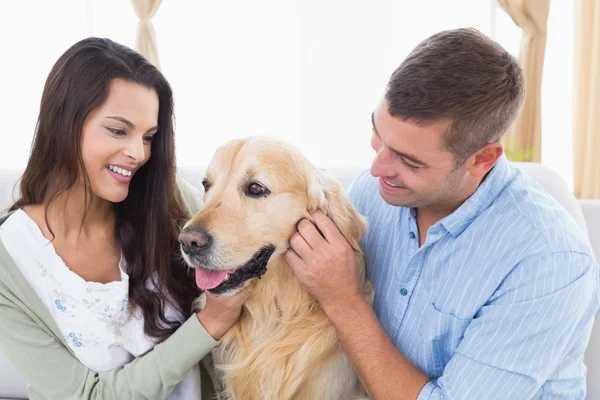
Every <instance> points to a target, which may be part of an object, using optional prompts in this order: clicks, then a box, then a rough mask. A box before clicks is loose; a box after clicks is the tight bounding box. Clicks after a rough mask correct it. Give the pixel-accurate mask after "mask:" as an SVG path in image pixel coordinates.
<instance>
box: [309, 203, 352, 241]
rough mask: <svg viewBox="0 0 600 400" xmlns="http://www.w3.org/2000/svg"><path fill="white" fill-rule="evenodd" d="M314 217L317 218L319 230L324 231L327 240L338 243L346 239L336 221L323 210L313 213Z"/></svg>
mask: <svg viewBox="0 0 600 400" xmlns="http://www.w3.org/2000/svg"><path fill="white" fill-rule="evenodd" d="M312 217H313V219H314V220H315V223H316V224H317V227H318V228H319V230H320V231H321V232H323V235H324V236H325V239H326V240H327V242H329V243H336V242H339V241H344V242H345V241H346V240H345V239H344V237H343V236H342V234H341V233H340V231H339V229H338V228H337V226H335V223H334V222H333V221H332V220H331V218H329V217H328V216H327V215H325V213H324V212H323V211H321V210H317V211H315V212H314V213H313V214H312Z"/></svg>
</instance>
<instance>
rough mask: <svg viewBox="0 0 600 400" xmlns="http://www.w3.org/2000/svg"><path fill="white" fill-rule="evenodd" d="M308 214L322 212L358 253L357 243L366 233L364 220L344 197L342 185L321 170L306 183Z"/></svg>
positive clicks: (314, 173)
mask: <svg viewBox="0 0 600 400" xmlns="http://www.w3.org/2000/svg"><path fill="white" fill-rule="evenodd" d="M308 199H309V209H308V210H307V211H308V212H309V214H312V213H313V212H314V211H316V210H321V211H323V212H324V213H325V214H326V215H327V216H328V217H329V218H331V220H332V221H333V222H334V223H335V225H336V226H337V228H338V230H339V231H340V233H341V234H342V235H343V236H344V238H345V239H346V240H347V241H348V243H350V246H352V248H353V249H354V250H355V251H360V245H359V241H360V238H361V236H362V235H364V234H365V233H366V232H367V223H366V220H365V218H364V217H363V216H362V215H360V214H359V213H358V212H357V211H356V209H355V208H354V206H353V205H352V203H351V202H350V200H349V199H348V198H347V197H346V194H345V193H344V190H343V188H342V185H341V184H340V183H339V182H338V181H337V180H336V179H334V178H333V177H331V176H329V175H328V174H326V173H325V172H324V171H322V170H318V169H316V168H315V169H314V171H313V173H312V174H311V176H309V181H308Z"/></svg>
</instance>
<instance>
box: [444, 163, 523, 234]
mask: <svg viewBox="0 0 600 400" xmlns="http://www.w3.org/2000/svg"><path fill="white" fill-rule="evenodd" d="M515 173H516V170H515V167H514V166H512V165H511V164H510V163H509V161H508V160H507V159H506V156H505V155H504V154H502V156H500V158H499V159H498V161H496V164H495V165H494V167H493V168H492V169H491V170H490V172H488V174H487V176H486V178H485V179H484V180H483V182H481V184H480V185H479V187H478V188H477V190H475V193H473V194H472V195H471V196H470V197H469V198H468V199H467V200H466V201H465V202H464V203H463V204H462V205H461V206H460V207H458V208H457V209H456V210H455V211H454V212H453V213H452V214H450V215H448V216H447V217H445V218H443V219H442V220H441V221H440V224H441V225H442V226H443V227H444V228H446V230H447V231H448V232H450V234H451V235H452V236H454V237H456V236H458V235H460V234H461V233H462V232H463V231H464V230H465V229H466V228H467V227H468V226H469V225H470V224H471V222H472V221H473V220H474V219H475V218H476V217H477V216H478V215H479V214H481V212H482V211H483V210H485V209H486V208H488V207H489V206H490V205H491V204H492V203H493V202H494V200H496V198H497V197H498V195H499V194H500V192H502V190H504V188H505V187H506V185H507V184H508V183H509V182H510V181H511V180H512V179H513V178H514V176H515Z"/></svg>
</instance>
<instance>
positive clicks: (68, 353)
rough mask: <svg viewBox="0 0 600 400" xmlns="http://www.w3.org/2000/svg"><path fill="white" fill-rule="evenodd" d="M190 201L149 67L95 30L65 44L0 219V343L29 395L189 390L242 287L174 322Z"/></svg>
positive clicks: (180, 309) (181, 297) (236, 310)
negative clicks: (11, 199)
mask: <svg viewBox="0 0 600 400" xmlns="http://www.w3.org/2000/svg"><path fill="white" fill-rule="evenodd" d="M199 201H200V200H199V195H198V193H197V192H195V190H193V189H192V188H191V187H190V186H188V185H186V184H185V182H183V181H179V182H176V175H175V150H174V138H173V98H172V92H171V89H170V87H169V84H168V83H167V81H166V80H165V78H164V77H163V76H162V75H161V73H160V72H159V71H158V70H157V69H156V68H155V67H154V66H152V65H151V64H150V63H149V62H148V61H146V59H144V58H143V57H142V56H141V55H139V54H138V53H136V52H134V51H133V50H131V49H129V48H127V47H125V46H121V45H119V44H117V43H114V42H112V41H110V40H107V39H99V38H88V39H85V40H82V41H80V42H79V43H77V44H75V45H74V46H73V47H71V48H70V49H69V50H67V51H66V52H65V53H64V54H63V55H62V56H61V57H60V59H59V60H58V61H57V63H56V64H55V65H54V67H53V69H52V71H51V72H50V75H49V76H48V79H47V81H46V85H45V87H44V92H43V95H42V101H41V106H40V114H39V119H38V124H37V129H36V135H35V139H34V143H33V148H32V152H31V157H30V159H29V163H28V165H27V168H26V170H25V173H24V175H23V177H22V180H21V197H20V199H19V200H18V201H17V202H16V203H15V204H14V205H13V206H12V207H11V208H10V210H9V215H8V216H7V217H4V218H2V220H1V221H0V222H1V225H0V348H1V349H2V351H4V352H5V354H6V355H7V357H8V358H9V359H10V360H11V362H12V363H13V364H14V366H15V367H16V368H17V369H18V370H19V371H20V373H21V374H22V375H23V376H24V377H25V379H26V380H27V382H28V383H29V386H28V391H29V393H30V397H31V398H32V399H38V398H44V399H46V398H49V399H84V398H85V399H89V398H94V399H95V398H98V399H100V398H101V399H117V398H118V399H135V398H149V399H163V398H166V397H168V398H172V399H199V398H200V391H201V388H200V373H199V366H198V365H199V362H200V360H201V359H202V358H203V357H204V356H205V355H206V354H208V353H209V352H210V350H211V349H212V347H213V346H214V345H215V340H216V339H218V338H219V337H220V336H222V335H223V334H224V333H225V332H226V331H227V330H228V329H229V328H230V327H231V325H233V323H234V322H235V321H236V320H237V318H238V317H239V314H240V310H241V304H242V302H243V301H244V300H245V294H242V295H240V296H236V297H233V298H228V299H227V298H224V299H223V298H214V297H210V296H209V298H208V302H207V304H206V307H205V308H204V309H203V310H202V311H200V312H199V313H197V314H195V315H192V316H191V317H190V318H189V319H187V321H185V318H187V316H189V314H190V313H191V309H192V302H193V300H194V299H195V298H196V297H197V296H198V289H197V288H196V287H195V283H194V282H195V281H194V278H193V276H191V275H190V273H189V270H188V269H187V268H186V267H185V266H184V264H183V262H182V259H181V256H180V253H179V246H178V243H177V236H178V234H179V231H180V229H181V227H182V226H183V224H184V223H185V221H186V219H187V218H188V217H189V216H190V215H192V214H193V213H195V212H196V211H197V209H198V207H199ZM184 316H185V317H184ZM157 343H159V344H157ZM155 345H156V346H155ZM204 391H206V388H204Z"/></svg>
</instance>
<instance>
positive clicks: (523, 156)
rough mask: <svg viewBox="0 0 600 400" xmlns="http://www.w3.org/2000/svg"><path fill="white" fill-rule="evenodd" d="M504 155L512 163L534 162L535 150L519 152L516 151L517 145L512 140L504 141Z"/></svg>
mask: <svg viewBox="0 0 600 400" xmlns="http://www.w3.org/2000/svg"><path fill="white" fill-rule="evenodd" d="M503 144H504V153H505V154H506V158H507V159H509V160H510V161H519V162H522V161H533V155H534V154H535V149H533V148H529V149H527V150H525V151H517V150H516V149H515V147H516V146H515V144H514V142H513V141H511V140H505V141H504V143H503Z"/></svg>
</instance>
